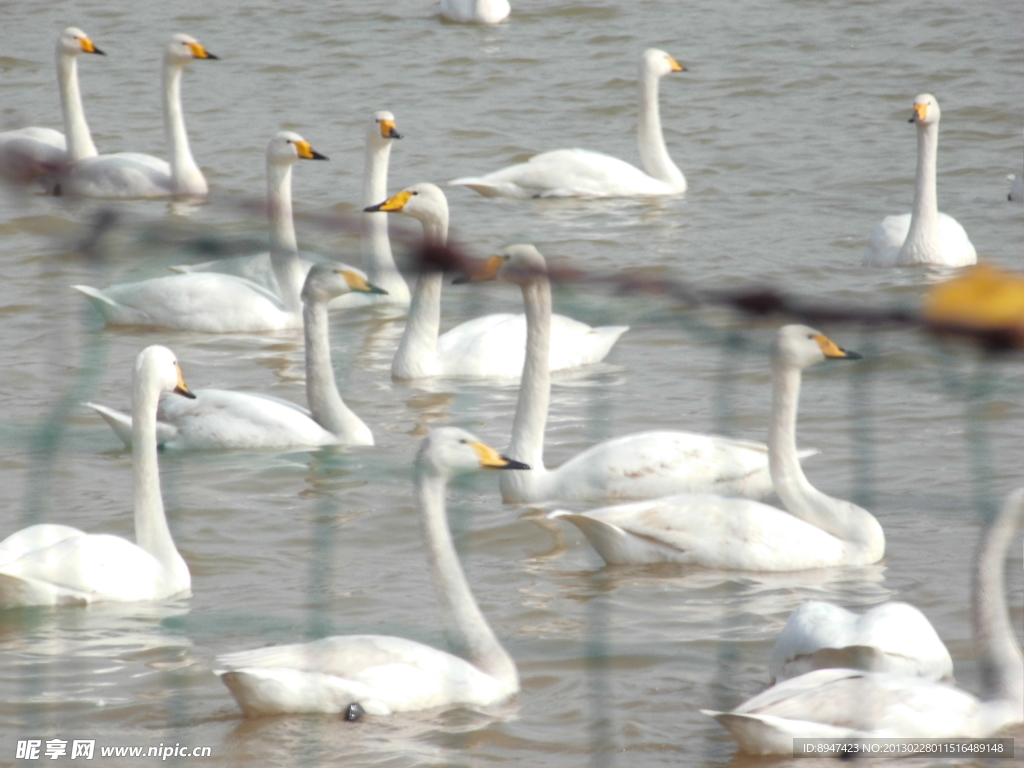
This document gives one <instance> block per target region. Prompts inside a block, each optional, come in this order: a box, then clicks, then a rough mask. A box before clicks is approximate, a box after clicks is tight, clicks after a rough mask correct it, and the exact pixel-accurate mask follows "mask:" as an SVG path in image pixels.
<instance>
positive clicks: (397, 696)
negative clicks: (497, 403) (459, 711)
mask: <svg viewBox="0 0 1024 768" xmlns="http://www.w3.org/2000/svg"><path fill="white" fill-rule="evenodd" d="M485 467H489V468H494V469H523V468H524V467H525V465H523V464H520V463H519V462H517V461H513V460H512V459H507V458H505V457H504V456H499V455H498V453H497V452H496V451H495V450H494V449H493V448H489V447H488V446H486V445H484V444H483V443H481V442H480V441H479V440H477V438H475V437H474V436H473V435H471V434H469V433H468V432H466V431H465V430H462V429H456V428H454V427H442V428H439V429H435V430H434V431H432V432H431V433H430V434H429V435H428V436H427V438H426V439H425V440H424V441H423V443H422V444H421V446H420V449H419V452H418V453H417V454H416V462H415V465H414V468H413V495H414V498H415V502H416V507H417V509H418V511H419V514H420V524H421V531H422V534H423V543H424V545H425V546H426V550H427V562H428V564H429V565H430V573H431V576H432V577H433V581H434V588H435V589H436V590H437V597H438V602H439V603H440V604H441V613H442V618H443V620H444V623H445V626H446V627H447V628H448V629H449V630H450V631H452V632H453V635H454V637H455V640H456V643H457V645H458V646H459V647H460V648H461V652H462V654H463V656H464V657H465V658H462V657H460V656H454V655H452V654H450V653H447V652H445V651H439V650H437V649H436V648H431V647H430V646H429V645H423V644H422V643H418V642H416V641H414V640H406V639H405V638H401V637H390V636H386V635H340V636H335V637H327V638H324V639H323V640H314V641H313V642H311V643H304V644H298V645H277V646H270V647H268V648H260V649H257V650H253V651H240V652H238V653H227V654H224V655H223V656H219V657H218V658H217V664H218V667H219V668H217V669H215V670H214V672H215V674H217V675H219V676H220V678H221V680H222V681H223V682H224V684H225V685H226V686H227V687H228V689H229V690H230V691H231V694H232V695H233V696H234V697H235V700H236V701H237V702H238V704H239V706H240V707H241V708H242V711H243V712H244V713H245V714H246V716H248V717H259V716H262V715H281V714H299V713H303V712H323V713H341V712H344V713H346V714H347V715H349V716H350V717H351V716H352V713H353V711H355V712H359V708H361V709H362V710H364V711H366V712H368V713H370V714H372V715H387V714H391V713H392V712H409V711H413V710H419V709H429V708H431V707H443V706H451V705H457V704H461V705H469V706H486V705H488V704H495V703H497V702H500V701H504V700H505V699H507V698H508V697H510V696H511V695H512V694H514V693H516V692H517V691H518V690H519V674H518V672H517V671H516V665H515V662H514V661H512V658H511V657H510V656H509V655H508V653H507V652H506V651H505V649H504V648H502V647H501V643H500V642H498V638H497V637H495V636H494V632H493V630H491V628H490V626H488V624H487V619H485V618H484V615H483V614H482V613H481V612H480V607H479V606H478V605H477V603H476V600H475V599H474V598H473V593H472V591H471V590H470V586H469V582H468V581H467V580H466V576H465V574H464V573H463V571H462V567H461V566H460V564H459V556H458V554H457V553H456V551H455V545H454V543H453V542H452V537H451V532H450V530H449V528H448V520H447V518H446V516H445V504H444V495H445V488H446V487H447V485H448V481H449V480H450V479H451V478H452V477H453V476H454V475H457V474H462V473H465V472H469V471H473V470H477V469H481V468H485Z"/></svg>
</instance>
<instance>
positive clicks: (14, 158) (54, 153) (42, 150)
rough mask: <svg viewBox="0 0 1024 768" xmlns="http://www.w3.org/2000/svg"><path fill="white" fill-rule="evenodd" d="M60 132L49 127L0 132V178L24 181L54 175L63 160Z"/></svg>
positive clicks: (64, 143) (64, 152) (64, 161)
mask: <svg viewBox="0 0 1024 768" xmlns="http://www.w3.org/2000/svg"><path fill="white" fill-rule="evenodd" d="M67 159H68V152H67V141H66V140H65V139H64V134H63V133H61V132H60V131H55V130H53V129H52V128H34V127H31V128H19V129H18V130H15V131H4V132H3V133H0V179H2V180H4V181H8V182H12V183H16V184H25V183H28V182H30V181H32V180H33V179H36V178H38V177H40V176H45V175H53V174H57V173H58V172H59V171H60V170H61V169H62V168H63V167H64V165H65V164H66V163H67Z"/></svg>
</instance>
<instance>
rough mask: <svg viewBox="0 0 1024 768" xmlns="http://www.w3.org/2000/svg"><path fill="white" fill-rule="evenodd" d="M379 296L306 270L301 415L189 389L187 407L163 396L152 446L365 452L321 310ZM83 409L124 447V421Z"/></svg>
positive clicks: (249, 398) (334, 275)
mask: <svg viewBox="0 0 1024 768" xmlns="http://www.w3.org/2000/svg"><path fill="white" fill-rule="evenodd" d="M379 290H380V289H379V288H376V287H374V286H372V285H370V284H369V283H367V282H366V277H365V276H364V275H363V274H362V273H361V272H359V271H358V270H355V269H352V268H351V267H345V266H344V265H341V264H316V265H314V266H313V268H312V269H310V271H309V275H308V276H307V277H306V284H305V286H304V287H303V289H302V301H303V310H302V311H303V319H304V321H305V322H304V323H303V330H304V332H305V336H306V399H307V401H308V402H309V410H307V409H305V408H302V407H300V406H298V405H295V404H294V403H290V402H288V401H287V400H281V399H279V398H276V397H271V396H268V395H258V394H252V393H248V392H231V391H229V390H224V389H197V390H195V398H194V399H192V400H188V401H182V400H181V399H180V398H176V397H167V396H165V397H162V398H161V400H160V408H159V410H158V411H157V436H158V441H159V443H160V445H161V446H163V447H165V448H171V449H207V448H293V447H299V446H319V445H373V433H371V432H370V428H369V427H367V426H366V424H364V423H363V420H362V419H360V418H359V417H358V416H356V414H354V413H353V412H352V410H351V409H350V408H349V407H348V406H346V405H345V402H344V401H343V400H342V399H341V395H340V394H339V393H338V387H337V384H336V383H335V381H334V371H333V370H332V368H331V346H330V338H329V331H328V322H327V305H328V302H329V301H330V300H331V299H332V298H334V297H335V296H339V295H342V294H345V293H349V292H351V291H359V292H366V293H373V292H375V291H379ZM86 405H88V406H89V407H90V408H92V409H93V410H94V411H96V412H97V413H99V414H100V416H102V417H103V419H104V420H105V421H106V422H107V423H108V424H109V425H110V427H111V428H112V429H113V430H114V432H115V433H116V434H117V435H118V437H120V438H121V439H122V440H123V441H124V442H125V444H126V445H131V439H132V420H131V417H130V416H129V415H128V414H125V413H121V412H120V411H115V410H114V409H112V408H107V407H106V406H103V405H97V404H95V403H86Z"/></svg>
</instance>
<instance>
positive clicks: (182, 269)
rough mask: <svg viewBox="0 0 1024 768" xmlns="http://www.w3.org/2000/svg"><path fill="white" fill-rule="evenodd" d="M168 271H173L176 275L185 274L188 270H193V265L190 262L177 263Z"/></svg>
mask: <svg viewBox="0 0 1024 768" xmlns="http://www.w3.org/2000/svg"><path fill="white" fill-rule="evenodd" d="M167 271H168V272H173V273H174V274H176V275H184V274H185V273H186V272H191V271H192V267H191V266H190V265H188V264H175V265H174V266H172V267H168V268H167Z"/></svg>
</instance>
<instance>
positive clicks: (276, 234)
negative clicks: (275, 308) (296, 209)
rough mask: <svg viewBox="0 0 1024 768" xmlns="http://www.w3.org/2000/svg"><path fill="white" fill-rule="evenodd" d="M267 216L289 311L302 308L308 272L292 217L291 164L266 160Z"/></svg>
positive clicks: (273, 258) (274, 262)
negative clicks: (303, 284)
mask: <svg viewBox="0 0 1024 768" xmlns="http://www.w3.org/2000/svg"><path fill="white" fill-rule="evenodd" d="M267 216H268V217H269V219H270V264H271V267H272V268H273V270H274V277H275V278H277V285H278V288H279V289H280V291H281V300H282V301H283V302H284V305H285V308H286V309H287V310H288V311H289V312H298V311H299V310H300V309H301V308H302V299H301V293H302V283H303V282H304V280H305V275H304V274H303V272H302V265H301V263H300V262H299V243H298V241H297V240H296V239H295V222H294V221H293V220H292V166H291V165H282V164H280V163H268V164H267Z"/></svg>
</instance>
